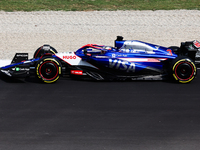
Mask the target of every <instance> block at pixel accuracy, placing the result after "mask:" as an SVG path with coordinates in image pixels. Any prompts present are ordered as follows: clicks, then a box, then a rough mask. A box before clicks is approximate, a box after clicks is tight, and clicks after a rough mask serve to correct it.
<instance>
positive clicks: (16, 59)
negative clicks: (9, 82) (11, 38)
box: [11, 53, 28, 64]
mask: <svg viewBox="0 0 200 150" xmlns="http://www.w3.org/2000/svg"><path fill="white" fill-rule="evenodd" d="M26 60H28V53H16V54H15V56H14V58H13V60H12V62H11V64H14V63H19V62H21V61H26Z"/></svg>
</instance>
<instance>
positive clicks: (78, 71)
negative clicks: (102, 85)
mask: <svg viewBox="0 0 200 150" xmlns="http://www.w3.org/2000/svg"><path fill="white" fill-rule="evenodd" d="M71 74H74V75H83V71H82V70H71Z"/></svg>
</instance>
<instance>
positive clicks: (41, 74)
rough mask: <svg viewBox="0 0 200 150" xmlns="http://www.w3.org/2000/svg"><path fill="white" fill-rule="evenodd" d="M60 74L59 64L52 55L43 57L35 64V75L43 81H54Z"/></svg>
mask: <svg viewBox="0 0 200 150" xmlns="http://www.w3.org/2000/svg"><path fill="white" fill-rule="evenodd" d="M60 74H61V64H60V62H59V61H58V60H56V59H55V58H52V57H44V58H42V59H41V60H39V61H38V63H37V64H36V75H37V77H38V78H39V79H41V80H42V81H43V82H45V83H53V82H56V81H57V80H58V79H59V77H60Z"/></svg>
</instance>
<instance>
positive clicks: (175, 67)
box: [172, 56, 197, 83]
mask: <svg viewBox="0 0 200 150" xmlns="http://www.w3.org/2000/svg"><path fill="white" fill-rule="evenodd" d="M196 73H197V71H196V66H195V65H194V63H193V62H192V60H190V59H189V58H187V57H185V56H179V57H177V58H176V59H175V60H174V61H173V63H172V76H173V78H174V79H175V80H176V81H178V82H180V83H189V82H191V81H192V80H193V79H194V77H195V75H196Z"/></svg>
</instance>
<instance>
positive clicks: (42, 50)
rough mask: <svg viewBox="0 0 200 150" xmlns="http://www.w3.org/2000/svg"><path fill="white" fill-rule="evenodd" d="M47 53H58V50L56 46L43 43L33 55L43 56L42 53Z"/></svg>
mask: <svg viewBox="0 0 200 150" xmlns="http://www.w3.org/2000/svg"><path fill="white" fill-rule="evenodd" d="M45 53H48V54H56V53H58V52H57V50H56V49H55V48H53V47H52V46H50V45H43V46H41V47H39V48H38V49H37V50H36V51H35V53H34V55H33V58H39V57H41V56H42V55H44V54H45Z"/></svg>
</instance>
